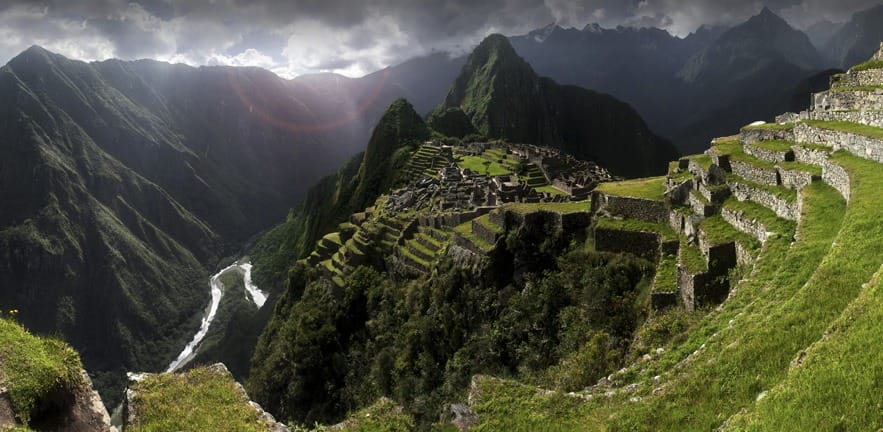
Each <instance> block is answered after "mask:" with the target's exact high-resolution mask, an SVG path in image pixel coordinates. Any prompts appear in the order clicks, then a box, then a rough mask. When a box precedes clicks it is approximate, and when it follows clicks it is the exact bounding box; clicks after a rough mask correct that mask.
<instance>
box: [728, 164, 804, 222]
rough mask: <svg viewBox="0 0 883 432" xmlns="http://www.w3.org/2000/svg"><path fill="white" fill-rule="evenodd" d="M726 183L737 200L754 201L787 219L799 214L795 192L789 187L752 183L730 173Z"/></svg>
mask: <svg viewBox="0 0 883 432" xmlns="http://www.w3.org/2000/svg"><path fill="white" fill-rule="evenodd" d="M727 184H729V185H730V190H731V191H732V192H733V195H734V196H735V197H736V198H737V199H738V200H739V201H746V200H750V201H754V202H756V203H758V204H760V205H762V206H764V207H766V208H768V209H770V210H772V211H773V212H775V213H776V214H777V215H778V216H779V217H781V218H784V219H788V220H797V218H798V216H799V215H800V209H799V208H800V206H799V203H798V199H797V193H796V192H795V191H793V190H791V189H788V188H785V187H782V186H766V185H761V184H757V183H753V182H751V181H749V180H746V179H744V178H741V177H738V176H736V175H730V177H728V179H727Z"/></svg>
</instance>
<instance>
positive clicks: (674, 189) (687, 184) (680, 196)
mask: <svg viewBox="0 0 883 432" xmlns="http://www.w3.org/2000/svg"><path fill="white" fill-rule="evenodd" d="M691 190H693V180H692V179H687V180H684V181H682V182H680V183H674V182H672V181H671V179H666V192H665V196H666V198H668V200H669V202H672V203H675V204H684V203H686V202H687V198H688V197H689V196H690V191H691Z"/></svg>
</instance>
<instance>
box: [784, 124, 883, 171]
mask: <svg viewBox="0 0 883 432" xmlns="http://www.w3.org/2000/svg"><path fill="white" fill-rule="evenodd" d="M794 134H795V138H796V139H797V141H798V142H810V143H826V144H830V145H831V146H832V147H833V148H834V150H840V149H844V150H846V151H848V152H850V153H852V154H854V155H856V156H858V157H861V158H865V159H870V160H872V161H875V162H880V163H883V141H881V140H878V139H874V138H871V137H866V136H864V135H858V134H853V133H849V132H840V131H834V130H829V129H823V128H818V127H813V126H810V125H807V124H804V123H801V124H799V125H797V127H795V128H794Z"/></svg>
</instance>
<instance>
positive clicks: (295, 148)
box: [0, 47, 378, 401]
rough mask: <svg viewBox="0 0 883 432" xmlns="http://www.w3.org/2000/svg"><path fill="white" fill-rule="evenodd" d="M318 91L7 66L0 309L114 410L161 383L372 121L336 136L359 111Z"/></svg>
mask: <svg viewBox="0 0 883 432" xmlns="http://www.w3.org/2000/svg"><path fill="white" fill-rule="evenodd" d="M319 90H320V89H318V87H311V86H309V85H307V84H304V83H294V82H289V81H285V80H283V79H281V78H279V77H277V76H275V75H273V74H271V73H269V72H267V71H264V70H260V69H255V68H225V67H204V68H191V67H188V66H183V65H170V64H166V63H160V62H154V61H146V60H144V61H135V62H123V61H118V60H110V61H105V62H97V63H88V64H87V63H83V62H79V61H72V60H68V59H66V58H64V57H62V56H60V55H57V54H53V53H51V52H48V51H46V50H44V49H42V48H39V47H32V48H30V49H29V50H27V51H25V52H23V53H21V54H20V55H18V56H17V57H15V58H14V59H13V60H11V61H10V62H9V63H8V64H7V65H6V66H4V67H2V68H0V95H2V99H3V101H4V103H3V104H0V125H2V127H0V202H2V203H3V211H2V212H0V250H2V252H0V286H2V287H3V288H4V289H2V290H0V305H2V307H3V308H7V309H13V308H14V309H19V310H21V311H22V313H21V315H20V320H21V322H22V323H23V324H25V325H26V326H27V327H28V328H29V329H31V330H33V331H35V332H39V333H44V334H46V333H58V334H61V335H63V336H64V337H65V339H66V340H68V341H69V342H70V343H71V344H72V345H73V346H74V347H76V348H77V349H78V350H79V351H80V352H81V353H82V356H83V361H84V363H85V365H86V367H87V368H88V369H89V370H90V372H92V373H94V374H95V375H94V376H95V377H96V380H95V381H96V387H98V388H99V390H100V391H102V393H103V396H104V397H106V398H107V399H108V400H109V401H117V400H118V399H119V397H120V392H119V389H120V388H122V379H123V376H122V375H123V372H124V371H125V370H126V369H128V368H133V369H147V370H160V369H162V368H164V367H165V366H166V365H167V364H168V362H169V361H170V360H171V359H172V358H173V357H174V356H175V355H176V354H177V352H178V351H180V350H181V348H182V347H183V346H184V344H185V343H186V340H187V339H188V338H189V337H190V335H191V334H192V333H193V332H195V330H196V328H197V327H198V326H199V316H198V312H200V311H201V310H202V309H203V308H204V307H205V305H206V301H207V296H206V294H207V291H208V290H207V282H206V281H207V278H208V275H209V271H210V270H213V269H214V268H215V266H216V265H217V264H218V263H219V261H220V259H221V258H224V257H226V256H228V255H233V254H236V253H238V250H239V249H240V248H241V247H242V245H243V244H245V243H246V242H247V241H248V239H249V238H250V237H252V236H254V235H255V234H256V233H258V232H260V231H261V230H264V229H266V228H267V227H269V226H271V225H272V224H273V223H276V222H278V220H279V219H280V218H282V217H283V216H284V215H285V213H286V212H287V211H288V209H289V208H290V207H291V206H292V205H293V204H294V203H296V202H297V201H298V200H299V199H300V198H302V197H303V196H305V194H306V191H307V189H308V186H309V185H311V184H312V183H313V182H315V181H316V180H317V179H319V178H320V176H321V175H325V174H326V173H327V172H329V171H331V170H332V169H331V168H332V167H336V166H338V164H339V163H340V162H342V161H344V160H346V158H348V157H350V155H351V154H352V153H355V152H356V151H357V150H358V149H359V148H360V147H361V146H362V145H363V144H362V143H361V139H363V138H360V139H359V143H356V142H357V141H356V139H355V138H354V137H356V136H360V135H361V134H363V133H365V131H366V130H367V128H366V127H365V123H363V122H365V121H367V119H365V118H361V117H358V116H359V115H368V114H366V113H364V112H356V115H357V117H354V118H349V119H348V120H347V121H345V122H342V123H341V122H340V117H341V116H344V118H346V116H348V115H349V114H350V113H351V112H352V109H351V105H352V104H355V103H356V102H358V101H357V100H353V99H341V100H337V99H333V100H331V99H328V100H326V99H323V95H322V94H321V92H320V91H319ZM369 102H371V103H378V102H377V100H372V101H369ZM369 108H370V109H373V107H372V106H370V104H369V105H368V106H366V107H365V109H369ZM369 111H370V110H369ZM282 118H284V119H285V121H284V122H283V121H280V119H282ZM307 124H308V125H312V126H322V125H330V126H327V127H325V128H322V127H318V128H313V129H309V128H304V127H303V126H304V125H307ZM262 325H263V324H261V325H260V326H262ZM248 355H250V354H248V353H247V354H246V357H247V356H248Z"/></svg>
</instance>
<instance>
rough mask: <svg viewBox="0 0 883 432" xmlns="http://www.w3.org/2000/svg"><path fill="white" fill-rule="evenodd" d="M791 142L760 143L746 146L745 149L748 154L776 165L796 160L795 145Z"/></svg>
mask: <svg viewBox="0 0 883 432" xmlns="http://www.w3.org/2000/svg"><path fill="white" fill-rule="evenodd" d="M794 144H795V143H794V142H791V141H758V142H755V143H752V144H746V145H745V146H744V148H743V150H744V151H745V153H746V154H748V155H751V156H753V157H755V158H757V159H760V160H762V161H766V162H770V163H776V162H786V161H793V160H794V150H792V149H791V147H792V146H793V145H794Z"/></svg>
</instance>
